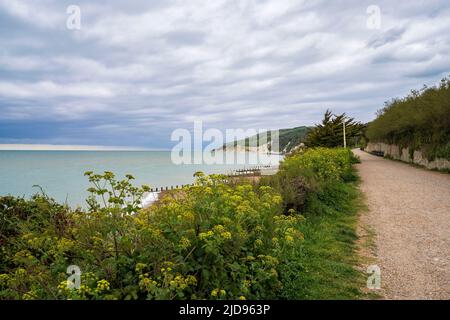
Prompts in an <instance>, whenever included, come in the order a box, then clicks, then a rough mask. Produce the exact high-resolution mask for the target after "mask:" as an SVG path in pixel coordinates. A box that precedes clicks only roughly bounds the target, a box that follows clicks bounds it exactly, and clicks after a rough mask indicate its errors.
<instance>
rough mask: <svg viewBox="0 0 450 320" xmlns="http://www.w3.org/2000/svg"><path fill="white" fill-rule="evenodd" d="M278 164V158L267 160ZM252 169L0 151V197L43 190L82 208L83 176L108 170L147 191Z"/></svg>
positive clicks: (155, 157)
mask: <svg viewBox="0 0 450 320" xmlns="http://www.w3.org/2000/svg"><path fill="white" fill-rule="evenodd" d="M271 157H272V160H275V159H276V160H275V161H276V162H277V161H278V159H279V156H271ZM252 166H254V165H252V164H249V163H247V165H245V164H232V165H206V164H201V165H176V164H173V163H172V161H171V154H170V152H169V151H0V195H8V194H9V195H14V196H25V197H28V196H30V195H32V194H33V193H36V192H38V191H39V189H38V188H33V185H39V186H41V187H42V188H43V189H44V191H45V192H46V193H47V194H48V195H49V196H51V197H53V198H55V199H56V200H58V201H60V202H64V201H66V200H67V202H68V204H69V205H71V206H77V205H81V206H84V204H85V201H84V199H85V198H86V196H87V195H88V194H87V192H86V189H87V188H88V187H89V182H88V181H87V179H86V177H85V176H84V175H83V174H84V172H86V171H89V170H90V171H94V172H99V173H102V172H103V171H112V172H114V173H115V174H116V176H117V177H118V178H123V177H124V175H125V174H128V173H130V174H133V175H134V176H135V177H136V181H135V183H136V184H148V185H150V186H151V187H163V186H164V187H165V186H170V185H180V184H188V183H192V182H193V176H192V175H193V173H195V172H196V171H203V172H205V173H227V172H229V171H231V170H234V169H237V168H243V167H252Z"/></svg>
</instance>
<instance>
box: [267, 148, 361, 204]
mask: <svg viewBox="0 0 450 320" xmlns="http://www.w3.org/2000/svg"><path fill="white" fill-rule="evenodd" d="M357 161H358V159H357V158H356V157H355V156H354V155H353V153H352V152H351V151H350V150H349V149H343V148H337V149H328V148H313V149H306V151H300V152H297V153H295V154H294V155H292V156H289V157H287V158H286V159H285V160H284V161H283V162H282V163H281V165H280V170H279V172H278V173H277V174H276V175H275V176H272V177H267V178H264V179H262V181H261V183H262V184H265V185H270V186H272V187H273V188H275V189H276V190H277V191H278V192H280V194H281V195H282V198H283V206H284V212H289V210H291V209H294V210H295V211H297V212H302V211H303V210H304V209H305V206H306V204H307V202H308V197H309V194H310V193H317V192H319V190H321V189H323V188H324V187H325V186H326V185H328V184H332V183H334V182H336V181H354V180H355V179H356V175H355V173H354V172H353V170H352V164H353V163H356V162H357Z"/></svg>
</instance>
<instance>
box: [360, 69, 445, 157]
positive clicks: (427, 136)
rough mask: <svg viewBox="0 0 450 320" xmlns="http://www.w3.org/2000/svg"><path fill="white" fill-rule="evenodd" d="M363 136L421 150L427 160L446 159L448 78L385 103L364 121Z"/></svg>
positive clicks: (370, 140) (370, 139)
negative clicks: (365, 124) (366, 123)
mask: <svg viewBox="0 0 450 320" xmlns="http://www.w3.org/2000/svg"><path fill="white" fill-rule="evenodd" d="M366 137H367V139H368V140H369V142H384V143H388V144H394V145H398V146H399V147H401V148H406V147H409V151H410V152H411V153H412V152H414V150H421V151H422V152H423V153H424V154H425V155H426V156H427V158H428V159H429V160H433V159H435V158H446V159H450V80H449V79H448V78H444V79H442V80H441V82H440V84H439V85H437V86H432V87H427V86H424V87H423V88H422V89H421V90H412V91H411V93H410V94H409V95H408V96H406V97H404V98H401V99H393V100H391V101H389V102H387V103H386V105H385V107H384V108H383V109H381V110H379V111H378V113H377V118H376V119H375V120H374V121H372V122H371V123H369V124H368V127H367V131H366Z"/></svg>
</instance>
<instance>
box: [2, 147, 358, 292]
mask: <svg viewBox="0 0 450 320" xmlns="http://www.w3.org/2000/svg"><path fill="white" fill-rule="evenodd" d="M356 161H357V159H356V158H354V156H353V155H352V153H351V151H350V150H348V149H341V148H336V149H327V148H315V149H307V150H299V151H297V152H295V153H294V154H293V155H291V156H289V157H287V158H286V159H285V160H284V161H283V163H282V164H281V167H280V170H279V172H278V173H277V174H276V175H275V176H271V177H266V178H263V179H261V180H259V181H257V182H255V181H253V182H250V181H240V182H233V183H231V182H230V181H229V180H228V179H227V176H224V175H210V176H206V175H204V174H203V173H201V172H199V173H197V174H196V182H195V184H194V185H193V186H187V187H184V188H183V189H181V190H176V191H173V192H169V193H167V194H166V195H165V196H163V197H162V198H161V199H160V200H159V201H158V202H156V203H154V204H153V205H151V206H150V207H148V208H145V209H140V208H139V203H140V200H141V197H142V195H143V194H144V193H145V192H147V191H148V187H147V186H141V187H137V186H134V185H133V184H132V181H133V180H134V177H133V176H131V175H128V176H126V177H125V179H123V180H117V179H116V177H115V176H114V174H113V173H111V172H105V173H104V174H95V173H93V172H86V176H87V177H88V179H89V180H90V182H91V183H92V187H91V188H90V189H89V192H90V193H91V196H90V197H89V199H88V204H89V209H87V210H82V209H80V208H78V209H71V208H69V207H68V206H66V205H62V204H59V203H57V202H55V201H54V200H52V199H51V198H49V197H48V196H47V195H45V194H44V193H40V194H36V195H34V196H33V197H32V198H31V199H23V198H16V197H10V196H7V197H0V228H1V230H0V231H1V232H0V299H333V298H357V297H359V296H360V292H359V289H358V288H359V287H360V285H361V281H360V280H361V279H360V277H361V276H360V274H359V273H358V272H357V271H356V270H355V269H354V267H353V266H354V263H355V256H356V253H355V240H356V235H355V221H356V218H357V211H358V199H359V195H358V193H357V191H356V186H355V183H356V180H357V176H356V175H355V172H354V169H353V167H352V164H353V163H355V162H356ZM74 266H75V267H74ZM68 267H69V269H70V270H75V274H72V273H71V272H69V274H68V273H67V271H68ZM76 270H78V271H76ZM74 276H79V277H80V286H79V287H78V288H75V289H74V288H73V282H70V281H69V282H68V281H67V279H68V277H69V278H70V279H73V277H74Z"/></svg>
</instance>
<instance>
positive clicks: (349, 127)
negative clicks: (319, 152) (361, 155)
mask: <svg viewBox="0 0 450 320" xmlns="http://www.w3.org/2000/svg"><path fill="white" fill-rule="evenodd" d="M344 125H345V137H346V139H347V145H348V146H356V145H358V143H359V140H360V137H361V135H362V132H363V130H364V127H365V126H364V125H363V124H361V123H360V122H357V121H355V120H354V119H353V118H349V117H347V115H346V114H345V113H343V114H340V115H335V114H333V113H332V112H331V110H327V111H325V114H324V117H323V120H322V123H320V124H318V125H317V126H315V127H314V128H313V129H312V130H311V131H310V132H308V135H307V138H306V145H307V146H309V147H328V148H335V147H343V141H344Z"/></svg>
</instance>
